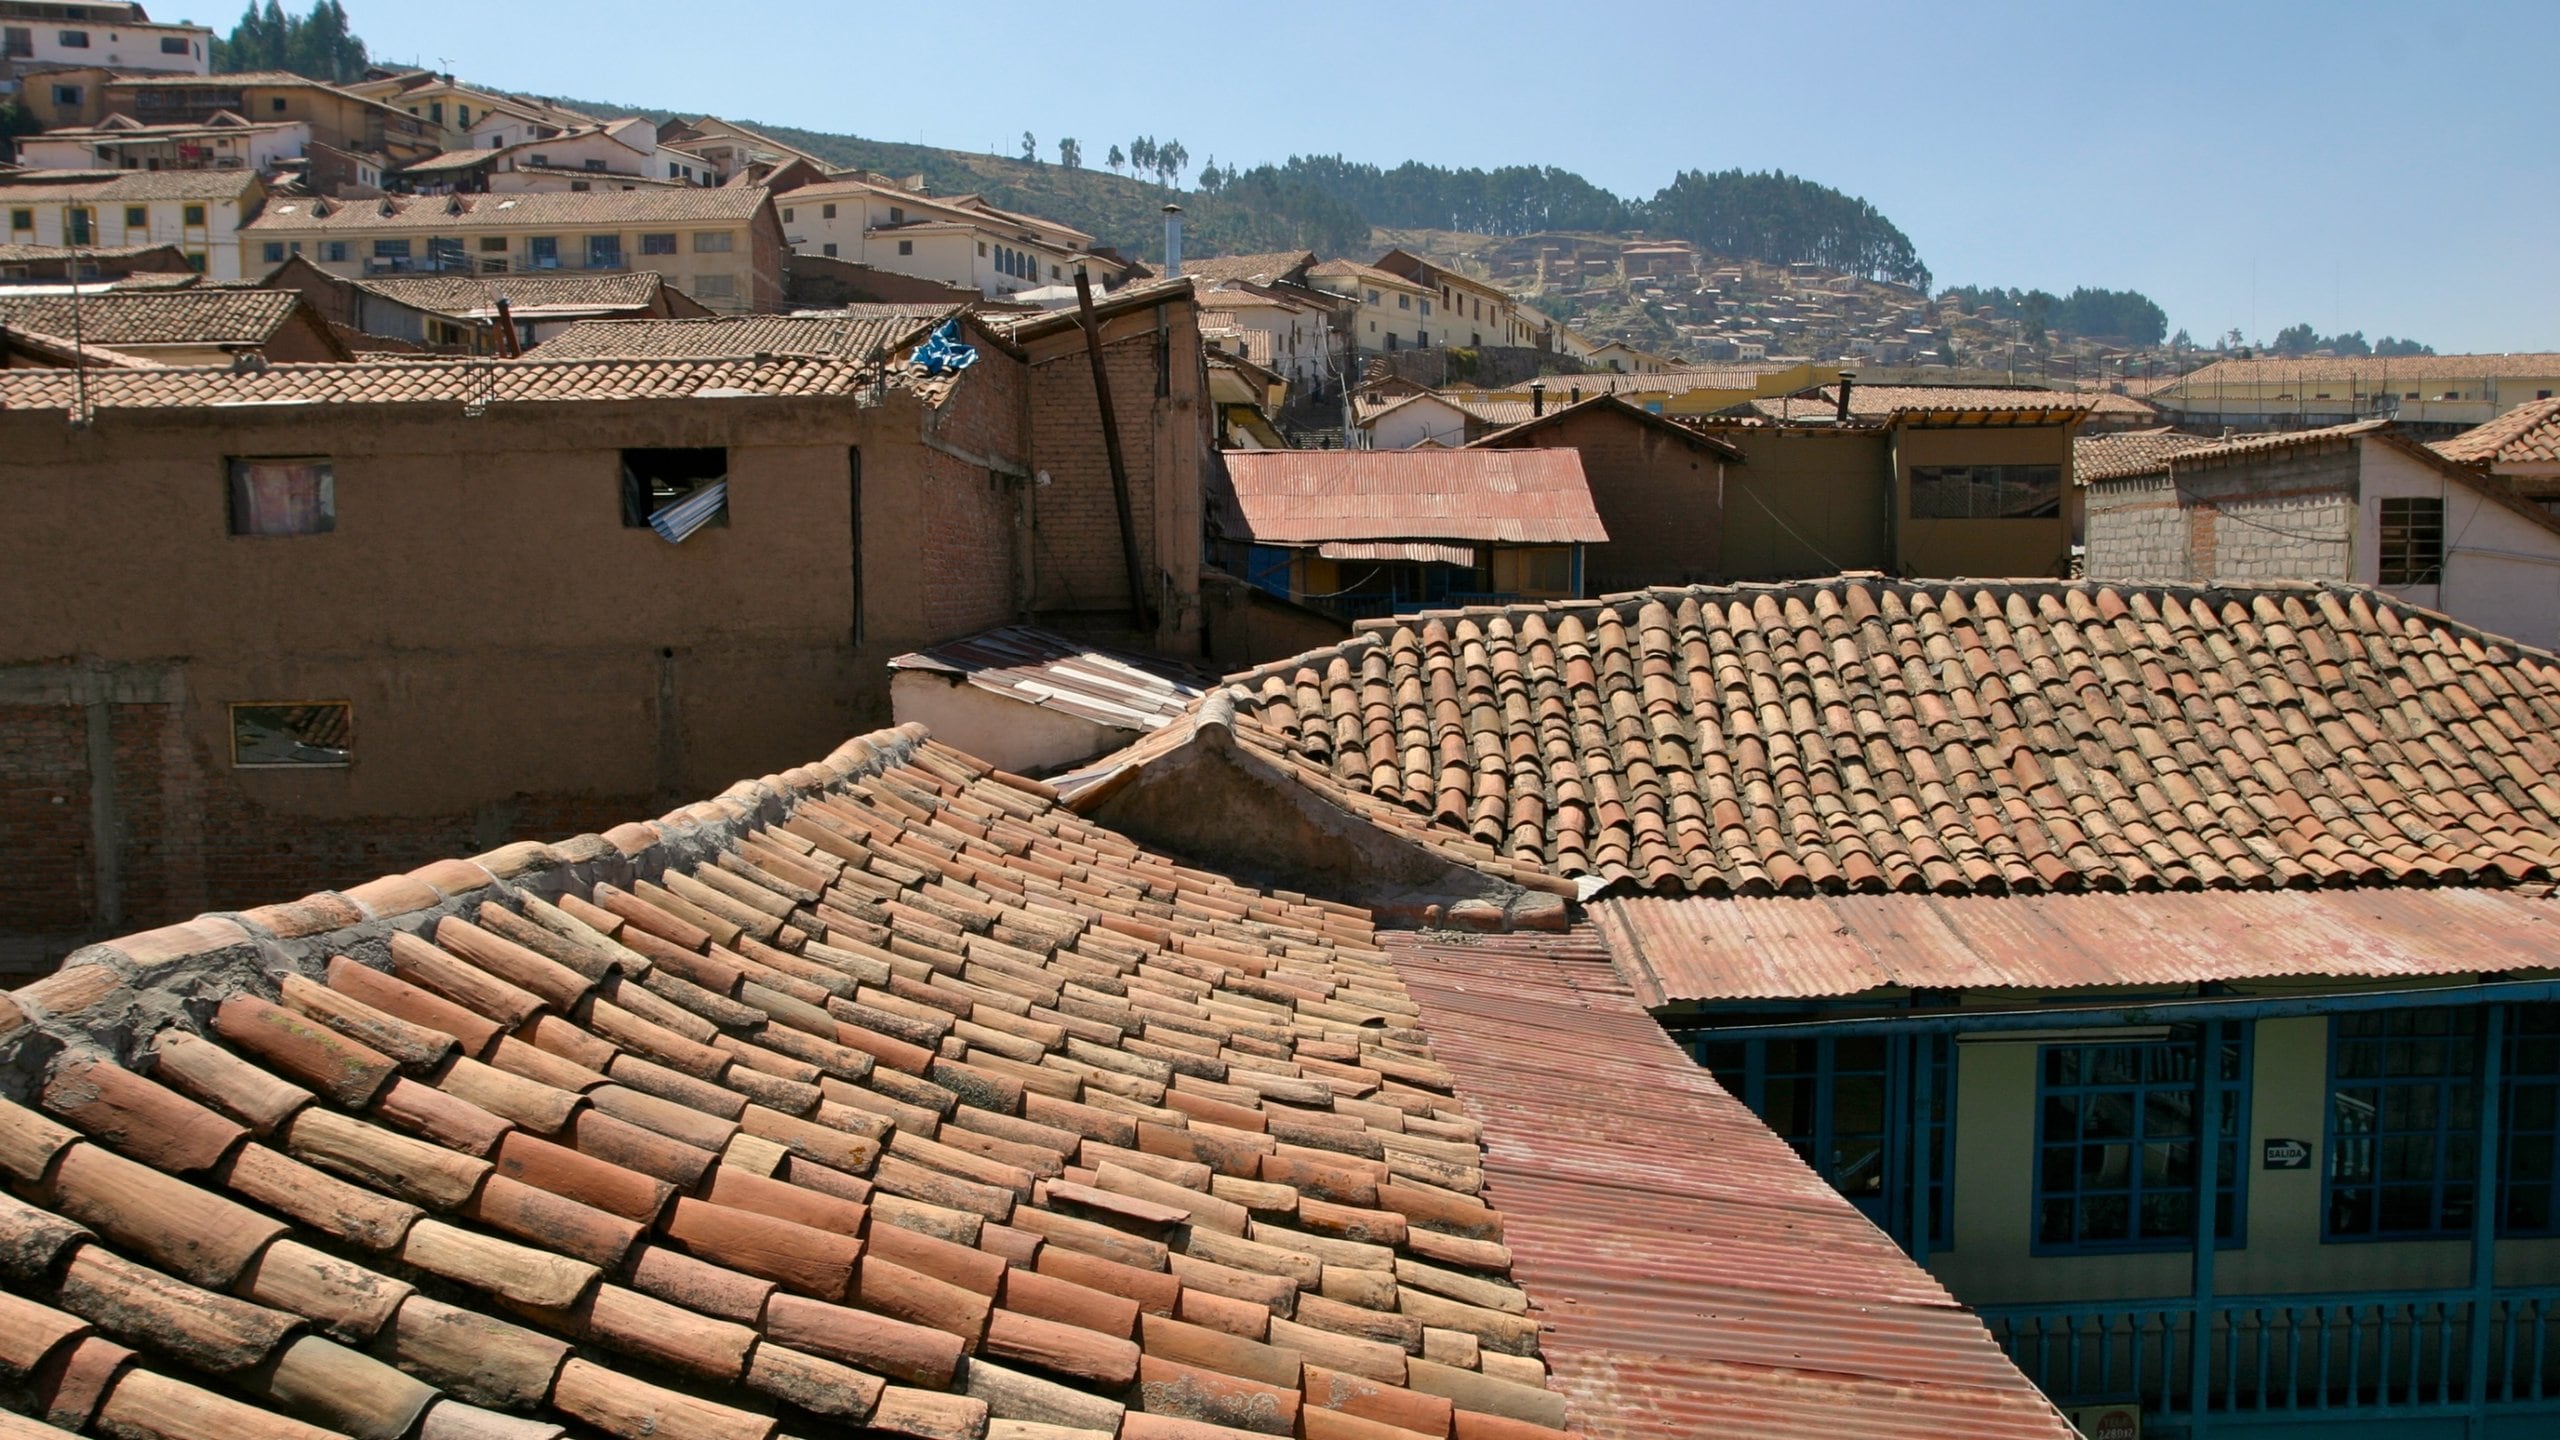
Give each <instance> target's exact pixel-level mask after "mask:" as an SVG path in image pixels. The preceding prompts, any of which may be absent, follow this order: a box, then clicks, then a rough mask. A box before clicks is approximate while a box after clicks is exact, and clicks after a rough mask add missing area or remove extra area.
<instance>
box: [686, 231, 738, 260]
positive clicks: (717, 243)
mask: <svg viewBox="0 0 2560 1440" xmlns="http://www.w3.org/2000/svg"><path fill="white" fill-rule="evenodd" d="M737 241H738V237H737V236H736V235H735V234H732V233H731V232H729V231H727V230H697V231H695V232H694V235H693V253H694V254H696V255H726V254H728V253H729V252H730V250H731V249H732V248H734V247H735V246H736V244H737Z"/></svg>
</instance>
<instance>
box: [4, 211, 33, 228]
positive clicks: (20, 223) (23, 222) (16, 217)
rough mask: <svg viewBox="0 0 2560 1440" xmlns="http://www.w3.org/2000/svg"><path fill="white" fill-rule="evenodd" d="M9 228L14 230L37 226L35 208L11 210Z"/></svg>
mask: <svg viewBox="0 0 2560 1440" xmlns="http://www.w3.org/2000/svg"><path fill="white" fill-rule="evenodd" d="M9 228H10V229H12V230H33V229H34V228H36V212H34V211H33V210H12V211H10V212H9Z"/></svg>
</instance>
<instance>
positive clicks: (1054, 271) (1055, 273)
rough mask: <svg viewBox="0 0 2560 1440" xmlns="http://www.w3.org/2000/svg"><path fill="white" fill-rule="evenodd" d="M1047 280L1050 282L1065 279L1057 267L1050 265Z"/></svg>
mask: <svg viewBox="0 0 2560 1440" xmlns="http://www.w3.org/2000/svg"><path fill="white" fill-rule="evenodd" d="M1049 278H1050V279H1052V280H1058V279H1063V278H1065V277H1064V272H1062V271H1060V270H1059V269H1058V267H1057V266H1055V265H1052V266H1050V267H1049Z"/></svg>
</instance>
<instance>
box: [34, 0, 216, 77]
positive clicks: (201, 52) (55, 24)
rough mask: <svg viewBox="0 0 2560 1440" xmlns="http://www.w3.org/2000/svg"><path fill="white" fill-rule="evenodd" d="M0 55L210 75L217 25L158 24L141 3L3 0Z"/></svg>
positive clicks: (39, 62) (50, 62) (38, 62)
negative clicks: (69, 2) (74, 3)
mask: <svg viewBox="0 0 2560 1440" xmlns="http://www.w3.org/2000/svg"><path fill="white" fill-rule="evenodd" d="M0 58H6V59H9V60H13V61H16V62H17V63H19V64H21V65H25V64H36V65H103V66H105V67H107V68H109V69H113V70H153V71H171V72H176V73H178V74H183V75H206V74H210V73H212V70H213V29H212V27H210V26H206V25H189V24H183V23H181V24H176V25H163V24H159V23H157V22H155V21H153V20H152V18H151V17H150V15H149V14H147V13H146V12H145V11H144V10H143V7H142V6H140V5H138V4H114V3H98V4H78V5H73V4H53V3H40V0H0Z"/></svg>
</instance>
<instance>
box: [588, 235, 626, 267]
mask: <svg viewBox="0 0 2560 1440" xmlns="http://www.w3.org/2000/svg"><path fill="white" fill-rule="evenodd" d="M586 240H587V243H586V246H585V248H584V252H583V253H584V254H585V255H586V260H587V264H586V268H587V269H589V270H619V269H621V268H622V267H623V256H624V255H625V254H626V253H628V252H626V251H625V250H624V249H623V248H622V235H621V233H620V232H618V231H617V232H615V233H614V234H611V235H590V236H588V237H586ZM608 256H609V257H610V258H611V263H610V264H602V265H600V264H598V263H596V262H597V261H598V260H600V259H604V258H606V257H608Z"/></svg>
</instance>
